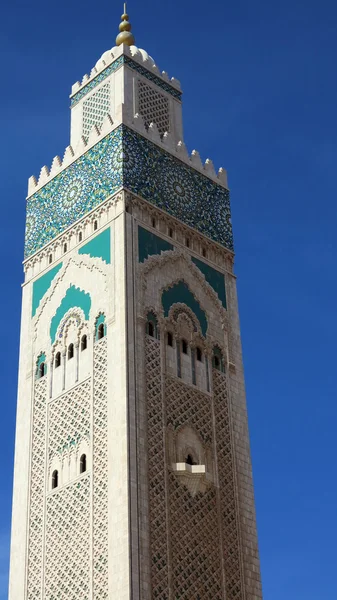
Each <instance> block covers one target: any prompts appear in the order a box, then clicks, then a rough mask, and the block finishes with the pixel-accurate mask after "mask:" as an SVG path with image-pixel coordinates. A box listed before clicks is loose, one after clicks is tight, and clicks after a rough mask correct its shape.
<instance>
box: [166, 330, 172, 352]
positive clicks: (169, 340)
mask: <svg viewBox="0 0 337 600" xmlns="http://www.w3.org/2000/svg"><path fill="white" fill-rule="evenodd" d="M167 345H168V346H171V348H173V335H172V333H171V332H170V331H169V332H168V334H167Z"/></svg>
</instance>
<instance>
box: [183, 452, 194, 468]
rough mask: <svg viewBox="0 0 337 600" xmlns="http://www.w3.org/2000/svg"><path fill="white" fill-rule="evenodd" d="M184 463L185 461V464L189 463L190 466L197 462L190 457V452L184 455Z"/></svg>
mask: <svg viewBox="0 0 337 600" xmlns="http://www.w3.org/2000/svg"><path fill="white" fill-rule="evenodd" d="M185 463H186V464H187V465H191V466H192V465H196V464H197V463H196V462H195V460H193V458H192V456H191V454H188V455H187V457H186V460H185Z"/></svg>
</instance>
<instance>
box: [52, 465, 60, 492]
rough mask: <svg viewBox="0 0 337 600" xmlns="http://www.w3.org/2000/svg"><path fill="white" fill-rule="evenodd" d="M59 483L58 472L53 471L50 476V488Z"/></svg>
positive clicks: (55, 486)
mask: <svg viewBox="0 0 337 600" xmlns="http://www.w3.org/2000/svg"><path fill="white" fill-rule="evenodd" d="M58 485H59V472H58V471H56V470H55V471H53V474H52V476H51V489H52V490H54V489H55V488H57V487H58Z"/></svg>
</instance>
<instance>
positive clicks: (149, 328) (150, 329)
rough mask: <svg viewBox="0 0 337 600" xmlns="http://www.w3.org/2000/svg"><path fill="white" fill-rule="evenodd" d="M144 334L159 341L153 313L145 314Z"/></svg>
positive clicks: (155, 318)
mask: <svg viewBox="0 0 337 600" xmlns="http://www.w3.org/2000/svg"><path fill="white" fill-rule="evenodd" d="M146 333H147V335H150V336H151V337H153V338H156V339H159V335H158V323H157V317H156V315H155V314H154V313H153V312H149V313H148V314H147V317H146Z"/></svg>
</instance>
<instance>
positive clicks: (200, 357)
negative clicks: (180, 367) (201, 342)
mask: <svg viewBox="0 0 337 600" xmlns="http://www.w3.org/2000/svg"><path fill="white" fill-rule="evenodd" d="M197 360H199V361H200V362H201V361H202V351H201V348H199V347H198V348H197Z"/></svg>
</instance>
